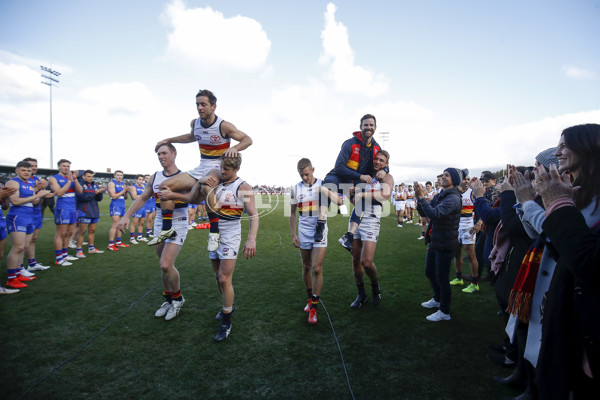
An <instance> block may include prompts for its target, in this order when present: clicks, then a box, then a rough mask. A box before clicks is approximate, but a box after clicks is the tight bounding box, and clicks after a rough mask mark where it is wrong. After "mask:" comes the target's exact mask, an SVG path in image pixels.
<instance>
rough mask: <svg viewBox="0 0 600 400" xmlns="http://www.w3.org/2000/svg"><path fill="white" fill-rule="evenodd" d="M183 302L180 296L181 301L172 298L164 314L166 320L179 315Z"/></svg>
mask: <svg viewBox="0 0 600 400" xmlns="http://www.w3.org/2000/svg"><path fill="white" fill-rule="evenodd" d="M183 303H185V299H184V298H183V296H181V301H176V300H173V302H172V303H171V307H170V308H169V310H168V311H167V315H166V316H165V320H166V321H170V320H172V319H173V318H175V317H176V316H177V315H179V311H181V307H183Z"/></svg>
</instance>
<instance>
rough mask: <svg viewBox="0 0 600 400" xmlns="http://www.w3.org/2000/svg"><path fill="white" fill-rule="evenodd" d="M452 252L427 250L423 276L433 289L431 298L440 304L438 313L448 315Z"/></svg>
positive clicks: (450, 293)
mask: <svg viewBox="0 0 600 400" xmlns="http://www.w3.org/2000/svg"><path fill="white" fill-rule="evenodd" d="M452 257H454V252H453V251H449V250H433V249H432V248H431V247H429V249H428V250H427V258H426V259H425V276H426V277H427V278H428V279H429V283H430V284H431V288H432V289H433V298H434V299H435V301H439V302H440V311H441V312H443V313H446V314H450V297H451V295H452V292H451V291H450V281H449V280H448V274H449V273H450V265H451V264H452Z"/></svg>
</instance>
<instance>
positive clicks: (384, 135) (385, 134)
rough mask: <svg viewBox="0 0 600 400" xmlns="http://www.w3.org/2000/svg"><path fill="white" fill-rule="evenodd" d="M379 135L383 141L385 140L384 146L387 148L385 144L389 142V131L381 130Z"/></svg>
mask: <svg viewBox="0 0 600 400" xmlns="http://www.w3.org/2000/svg"><path fill="white" fill-rule="evenodd" d="M379 137H380V138H381V141H382V142H383V146H382V147H384V148H385V144H386V143H387V141H388V140H389V138H390V133H389V132H379Z"/></svg>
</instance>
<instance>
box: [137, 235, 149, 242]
mask: <svg viewBox="0 0 600 400" xmlns="http://www.w3.org/2000/svg"><path fill="white" fill-rule="evenodd" d="M137 241H138V242H147V241H148V239H146V238H145V237H143V236H142V237H139V238H137Z"/></svg>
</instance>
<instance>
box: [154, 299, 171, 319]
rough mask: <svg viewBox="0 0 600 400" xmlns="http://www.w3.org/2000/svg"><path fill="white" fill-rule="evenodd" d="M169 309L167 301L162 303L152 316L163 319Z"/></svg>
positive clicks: (169, 305) (169, 304)
mask: <svg viewBox="0 0 600 400" xmlns="http://www.w3.org/2000/svg"><path fill="white" fill-rule="evenodd" d="M170 309H171V303H169V302H168V301H165V302H164V303H162V305H161V306H160V308H159V309H158V310H156V312H155V313H154V316H155V317H157V318H160V317H164V316H165V315H167V312H168V311H169V310H170Z"/></svg>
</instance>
